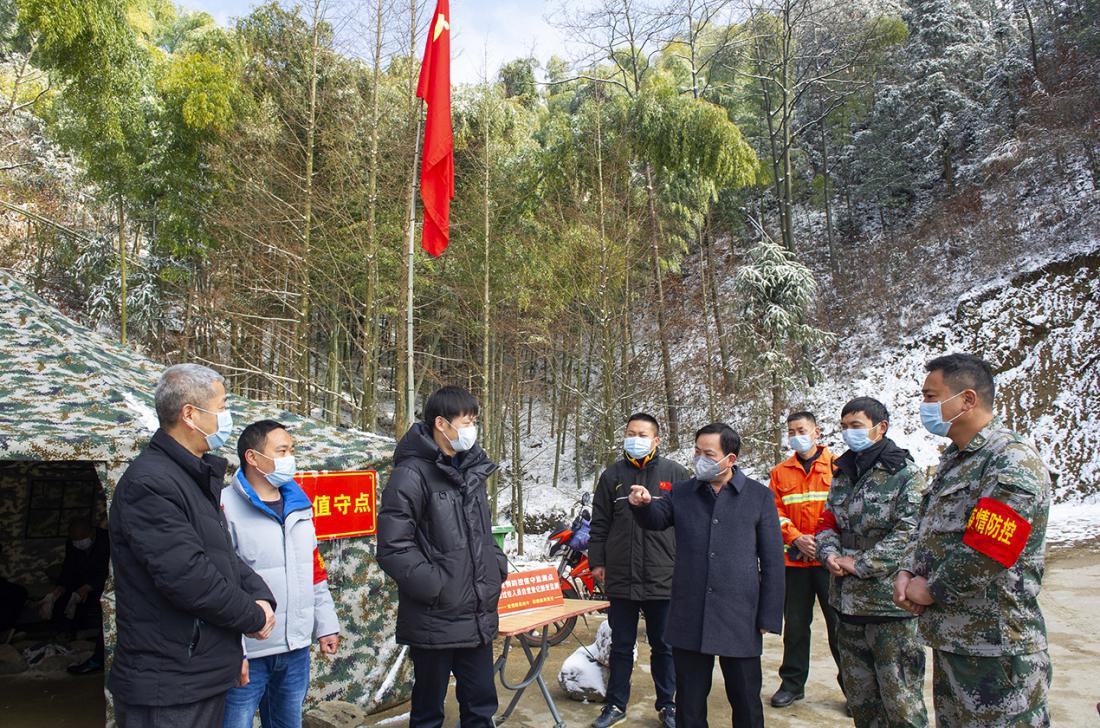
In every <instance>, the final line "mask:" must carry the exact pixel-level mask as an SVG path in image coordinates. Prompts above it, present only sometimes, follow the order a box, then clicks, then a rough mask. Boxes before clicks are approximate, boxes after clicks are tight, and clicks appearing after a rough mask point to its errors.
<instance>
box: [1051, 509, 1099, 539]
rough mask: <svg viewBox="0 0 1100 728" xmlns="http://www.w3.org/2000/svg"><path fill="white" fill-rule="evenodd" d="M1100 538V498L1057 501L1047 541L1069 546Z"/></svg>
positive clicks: (1052, 512)
mask: <svg viewBox="0 0 1100 728" xmlns="http://www.w3.org/2000/svg"><path fill="white" fill-rule="evenodd" d="M1096 538H1100V499H1093V500H1091V501H1085V502H1075V503H1055V504H1054V505H1053V506H1052V507H1051V509H1050V521H1049V523H1048V524H1047V543H1048V544H1050V545H1052V546H1068V545H1072V544H1075V543H1080V542H1082V541H1091V540H1094V539H1096Z"/></svg>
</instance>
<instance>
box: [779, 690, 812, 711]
mask: <svg viewBox="0 0 1100 728" xmlns="http://www.w3.org/2000/svg"><path fill="white" fill-rule="evenodd" d="M804 697H806V693H792V692H790V691H789V690H784V689H783V688H779V689H778V690H776V691H775V695H773V696H772V707H773V708H786V707H787V706H788V705H790V704H791V703H793V702H794V701H796V700H802V698H804Z"/></svg>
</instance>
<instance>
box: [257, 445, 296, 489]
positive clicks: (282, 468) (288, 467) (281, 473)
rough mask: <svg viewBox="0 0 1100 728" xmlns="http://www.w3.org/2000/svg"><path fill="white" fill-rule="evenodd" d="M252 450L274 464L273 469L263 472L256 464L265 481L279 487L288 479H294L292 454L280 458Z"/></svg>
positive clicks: (288, 480) (294, 470)
mask: <svg viewBox="0 0 1100 728" xmlns="http://www.w3.org/2000/svg"><path fill="white" fill-rule="evenodd" d="M252 452H254V453H256V454H257V455H259V456H260V457H262V458H265V459H267V460H270V461H271V462H272V463H274V464H275V469H274V470H272V471H271V472H270V473H264V471H263V470H262V469H261V468H260V466H258V465H257V466H256V469H257V470H259V471H260V472H261V473H263V476H264V477H265V478H267V482H269V483H271V484H272V485H274V486H275V487H276V488H281V487H282V486H284V485H286V484H287V483H289V482H290V481H292V480H294V473H296V472H297V470H296V469H295V467H294V456H293V455H284V456H283V457H281V458H272V457H268V456H267V455H264V454H263V453H262V452H259V451H257V450H253V451H252Z"/></svg>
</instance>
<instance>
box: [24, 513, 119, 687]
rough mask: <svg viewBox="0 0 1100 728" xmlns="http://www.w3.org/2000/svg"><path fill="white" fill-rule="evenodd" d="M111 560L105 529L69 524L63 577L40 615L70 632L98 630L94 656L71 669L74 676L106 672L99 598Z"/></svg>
mask: <svg viewBox="0 0 1100 728" xmlns="http://www.w3.org/2000/svg"><path fill="white" fill-rule="evenodd" d="M110 561H111V546H110V543H109V540H108V537H107V531H106V530H105V529H102V528H96V527H95V526H93V525H92V522H91V520H89V519H88V518H86V517H77V518H74V519H72V520H71V521H69V540H68V542H67V543H66V544H65V561H64V562H62V564H61V574H60V576H58V578H57V586H55V587H54V589H53V591H51V592H50V593H49V594H47V595H46V597H45V598H44V599H43V600H42V601H41V602H39V614H40V615H41V617H42V618H43V619H52V620H53V621H54V623H56V624H58V625H59V626H60V627H61V628H62V629H64V630H66V631H68V632H71V633H75V632H76V631H77V630H81V629H93V628H94V629H98V630H99V635H98V636H97V638H96V648H95V652H94V653H93V654H92V656H91V657H90V658H89V659H88V660H87V661H85V662H83V663H81V664H79V665H73V666H72V667H71V668H70V669H69V671H70V672H73V673H75V674H83V673H87V672H97V671H99V670H102V669H103V611H102V610H101V609H100V606H99V597H100V596H101V595H102V594H103V585H104V584H106V583H107V571H108V568H109V565H110Z"/></svg>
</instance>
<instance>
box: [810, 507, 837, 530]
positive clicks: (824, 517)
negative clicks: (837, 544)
mask: <svg viewBox="0 0 1100 728" xmlns="http://www.w3.org/2000/svg"><path fill="white" fill-rule="evenodd" d="M822 531H836V532H837V533H840V526H839V525H838V524H837V522H836V516H834V515H833V512H832V511H822V512H821V517H820V518H818V519H817V530H816V531H814V535H815V536H816V535H817V534H819V533H821V532H822Z"/></svg>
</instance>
